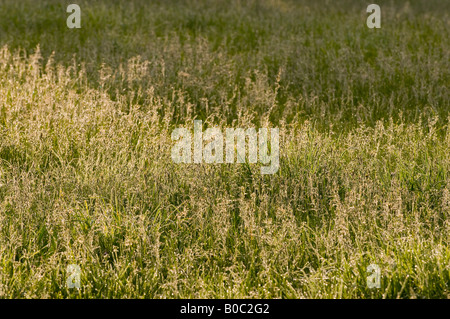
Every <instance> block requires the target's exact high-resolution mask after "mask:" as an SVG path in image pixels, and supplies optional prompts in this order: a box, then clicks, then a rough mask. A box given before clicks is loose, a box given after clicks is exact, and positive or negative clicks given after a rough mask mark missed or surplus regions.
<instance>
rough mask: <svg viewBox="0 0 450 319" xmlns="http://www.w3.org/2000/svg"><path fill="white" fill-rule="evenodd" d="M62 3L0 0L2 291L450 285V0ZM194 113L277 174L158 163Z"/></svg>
mask: <svg viewBox="0 0 450 319" xmlns="http://www.w3.org/2000/svg"><path fill="white" fill-rule="evenodd" d="M65 5H66V4H64V3H62V2H57V1H40V2H39V3H36V2H32V1H21V2H15V1H9V0H6V1H2V3H1V4H0V43H1V44H2V48H1V49H0V297H3V298H35V297H40V298H47V297H51V298H80V297H86V298H118V297H121V298H128V297H133V298H143V297H146V298H178V297H185V298H198V297H207V298H219V297H220V298H236V297H245V298H448V297H449V296H450V287H449V283H450V249H449V235H448V234H449V230H450V221H449V212H450V179H449V172H450V162H449V151H450V133H449V130H448V125H449V119H450V117H449V115H448V110H449V101H448V88H447V87H448V75H449V74H448V70H449V62H448V61H449V59H448V58H449V56H448V55H449V52H450V50H449V43H448V39H449V37H448V22H447V21H448V10H447V11H446V9H447V7H448V5H446V4H445V3H442V2H438V1H410V2H409V5H401V6H399V5H398V4H394V3H393V2H387V1H385V2H383V3H381V1H380V5H381V7H382V10H383V11H382V12H383V13H382V17H383V22H382V28H381V29H380V30H369V29H367V28H366V27H365V17H366V14H365V5H366V4H364V5H361V4H360V3H358V2H350V1H344V2H342V5H341V6H337V5H335V6H333V7H331V6H329V7H324V6H321V5H320V4H314V3H313V2H312V1H311V2H310V1H275V0H273V1H269V0H265V1H233V3H231V4H230V2H229V1H219V0H215V1H188V2H182V1H164V2H162V1H161V2H158V1H154V2H151V3H147V2H144V1H132V2H129V1H127V2H122V1H111V2H109V4H107V2H100V1H89V2H86V1H85V2H83V1H80V6H81V8H82V28H81V29H80V30H69V29H67V28H66V27H65V18H66V16H67V14H65ZM53 51H54V53H52V52H53ZM196 118H200V119H203V120H204V121H205V123H206V125H209V126H212V125H216V126H219V127H221V128H225V127H251V126H254V125H256V126H277V127H279V128H280V138H281V141H280V151H281V154H280V170H279V171H278V172H277V173H276V174H275V175H269V176H266V175H264V176H263V175H261V174H260V172H259V164H221V165H211V164H186V165H180V164H175V163H173V162H172V160H171V157H170V149H171V146H172V145H173V142H172V141H171V139H170V134H171V132H172V130H173V128H174V127H178V126H186V127H188V128H192V127H193V120H194V119H196ZM374 263H375V264H378V265H379V266H380V269H381V288H379V289H369V288H368V287H367V283H366V278H367V275H368V274H367V273H366V268H367V266H368V265H369V264H374ZM69 264H78V265H79V266H80V267H81V270H82V274H81V289H80V290H76V289H72V290H71V289H68V288H67V287H66V278H67V273H66V268H67V265H69Z"/></svg>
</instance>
